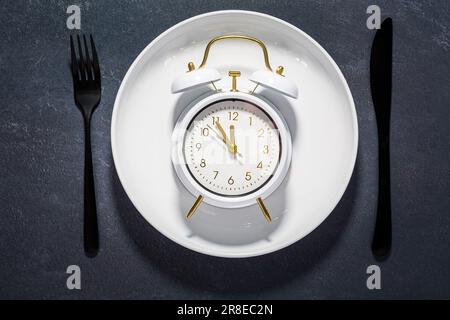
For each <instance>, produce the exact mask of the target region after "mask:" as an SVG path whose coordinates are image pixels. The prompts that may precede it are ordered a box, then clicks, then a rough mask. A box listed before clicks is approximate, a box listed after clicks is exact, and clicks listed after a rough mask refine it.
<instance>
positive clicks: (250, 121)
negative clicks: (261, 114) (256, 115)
mask: <svg viewBox="0 0 450 320" xmlns="http://www.w3.org/2000/svg"><path fill="white" fill-rule="evenodd" d="M248 121H249V123H250V126H251V125H252V124H253V117H248Z"/></svg>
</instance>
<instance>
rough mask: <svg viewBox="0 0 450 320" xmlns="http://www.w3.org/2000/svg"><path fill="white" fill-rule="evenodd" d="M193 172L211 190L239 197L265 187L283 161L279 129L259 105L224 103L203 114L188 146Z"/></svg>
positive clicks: (190, 127)
mask: <svg viewBox="0 0 450 320" xmlns="http://www.w3.org/2000/svg"><path fill="white" fill-rule="evenodd" d="M183 155H184V161H185V163H186V166H187V168H188V171H189V173H190V174H191V175H192V177H193V178H194V179H195V181H196V182H197V183H198V184H200V185H201V186H202V187H203V188H205V189H206V190H208V191H210V192H212V193H214V194H217V195H220V196H226V197H239V196H243V195H247V194H250V193H253V192H255V191H256V190H258V189H260V188H261V187H263V186H264V185H265V184H266V183H267V182H268V181H269V180H270V179H271V178H272V176H273V175H274V172H275V170H276V169H277V166H278V164H279V161H280V157H281V140H280V135H279V132H278V128H277V127H276V125H275V122H274V121H273V120H272V119H271V118H270V116H269V115H268V114H267V113H266V112H265V111H264V110H263V109H262V108H260V107H259V106H257V105H256V104H254V103H251V102H249V101H245V100H242V99H223V100H219V101H216V102H213V103H211V104H209V105H208V106H206V107H204V108H203V109H202V110H200V111H199V112H198V113H197V114H196V115H195V116H194V118H193V119H192V121H191V122H190V124H189V125H188V128H187V132H186V134H185V136H184V142H183Z"/></svg>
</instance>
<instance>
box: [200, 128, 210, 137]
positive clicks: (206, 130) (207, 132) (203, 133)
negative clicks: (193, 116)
mask: <svg viewBox="0 0 450 320" xmlns="http://www.w3.org/2000/svg"><path fill="white" fill-rule="evenodd" d="M202 136H204V137H207V136H209V129H208V128H203V129H202Z"/></svg>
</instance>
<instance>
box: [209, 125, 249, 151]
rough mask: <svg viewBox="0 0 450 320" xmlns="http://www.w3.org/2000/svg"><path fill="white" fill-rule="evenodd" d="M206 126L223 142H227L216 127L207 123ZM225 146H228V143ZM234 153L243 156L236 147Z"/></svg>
mask: <svg viewBox="0 0 450 320" xmlns="http://www.w3.org/2000/svg"><path fill="white" fill-rule="evenodd" d="M206 126H207V127H208V128H209V129H210V130H211V131H213V132H214V133H215V134H216V135H217V137H218V138H219V139H220V140H221V141H222V142H223V143H225V144H226V145H227V142H226V141H225V140H224V139H223V136H222V134H221V133H220V132H218V131H217V130H216V129H214V128H213V127H211V126H210V125H209V124H207V125H206ZM227 146H228V145H227ZM236 154H237V155H238V156H239V157H241V158H244V156H243V155H242V154H241V153H240V152H238V151H237V148H236Z"/></svg>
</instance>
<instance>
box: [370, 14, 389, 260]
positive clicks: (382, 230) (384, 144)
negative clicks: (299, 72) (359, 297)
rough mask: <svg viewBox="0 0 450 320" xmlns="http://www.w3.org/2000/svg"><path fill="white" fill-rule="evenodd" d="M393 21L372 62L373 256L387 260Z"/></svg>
mask: <svg viewBox="0 0 450 320" xmlns="http://www.w3.org/2000/svg"><path fill="white" fill-rule="evenodd" d="M392 35H393V27H392V19H391V18H387V19H386V20H384V21H383V23H382V24H381V29H379V30H377V32H376V34H375V38H374V40H373V44H372V52H371V58H370V87H371V93H372V101H373V105H374V109H375V115H376V119H377V120H376V121H377V128H378V164H379V167H378V173H379V176H378V204H377V216H376V223H375V231H374V235H373V240H372V252H373V254H374V255H375V256H376V257H379V258H383V257H387V256H388V255H389V254H390V251H391V243H392V221H391V182H390V147H389V138H390V120H391V97H392V37H393V36H392Z"/></svg>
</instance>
